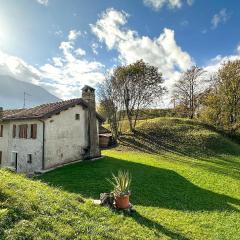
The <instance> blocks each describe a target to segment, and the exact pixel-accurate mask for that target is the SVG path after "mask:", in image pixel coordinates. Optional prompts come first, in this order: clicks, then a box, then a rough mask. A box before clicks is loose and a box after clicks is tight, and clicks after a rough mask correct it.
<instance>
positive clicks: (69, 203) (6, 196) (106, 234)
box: [0, 170, 154, 240]
mask: <svg viewBox="0 0 240 240" xmlns="http://www.w3.org/2000/svg"><path fill="white" fill-rule="evenodd" d="M0 176H1V182H0V239H1V240H2V239H8V240H10V239H11V240H18V239H19V240H20V239H21V240H23V239H24V240H25V239H26V240H30V239H46V240H50V239H61V240H62V239H134V238H136V236H138V237H139V238H140V239H143V237H142V236H141V232H144V233H146V234H149V236H152V237H153V238H154V234H153V233H151V231H149V230H148V229H147V228H144V227H142V226H141V225H138V224H137V223H136V222H135V221H134V219H131V218H127V217H123V216H122V215H121V214H118V213H113V212H112V211H111V210H109V209H108V208H103V207H97V206H94V205H93V204H92V202H91V201H89V200H88V201H87V200H83V198H82V197H81V195H79V194H73V193H68V192H66V191H63V190H61V189H56V188H53V187H49V186H48V185H47V184H43V183H41V182H39V181H33V180H30V179H27V178H26V177H24V176H20V175H16V174H14V173H10V172H8V171H4V170H0ZM66 177H69V176H66ZM71 180H72V181H74V184H76V185H78V184H79V185H80V186H81V185H82V184H83V182H78V181H79V179H78V178H75V179H73V178H71ZM87 181H88V180H87V179H86V181H85V182H87ZM95 186H96V189H97V188H98V186H97V183H95ZM87 188H88V186H87V185H86V190H87Z"/></svg>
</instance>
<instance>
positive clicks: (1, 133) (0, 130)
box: [0, 125, 3, 137]
mask: <svg viewBox="0 0 240 240" xmlns="http://www.w3.org/2000/svg"><path fill="white" fill-rule="evenodd" d="M0 137H3V125H1V126H0Z"/></svg>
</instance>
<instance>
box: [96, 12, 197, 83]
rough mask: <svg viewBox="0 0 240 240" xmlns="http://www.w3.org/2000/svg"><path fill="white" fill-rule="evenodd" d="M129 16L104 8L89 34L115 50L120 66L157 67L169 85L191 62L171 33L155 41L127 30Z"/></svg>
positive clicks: (166, 29)
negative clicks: (139, 65)
mask: <svg viewBox="0 0 240 240" xmlns="http://www.w3.org/2000/svg"><path fill="white" fill-rule="evenodd" d="M127 18H128V14H127V13H125V12H123V11H116V10H114V9H107V10H106V11H105V12H104V13H103V14H102V15H101V16H100V19H99V20H98V21H97V22H96V24H94V25H91V29H92V32H93V33H94V34H95V35H96V36H97V37H98V39H99V41H100V42H104V43H105V44H106V45H107V47H108V49H116V50H117V51H118V53H119V58H120V60H121V61H122V62H123V63H127V64H129V63H132V62H135V61H137V60H139V59H143V60H144V61H145V62H148V63H150V64H152V65H154V66H156V67H158V68H159V70H160V71H161V72H162V73H163V74H164V77H165V78H166V79H167V81H166V84H167V85H168V86H171V85H172V83H173V82H174V81H175V79H176V76H177V75H178V74H179V72H181V71H185V70H186V69H188V68H189V67H190V66H191V65H192V64H193V60H192V59H191V57H190V55H189V54H188V53H187V52H184V51H183V50H182V49H181V47H179V46H178V45H177V43H176V41H175V36H174V31H173V30H171V29H168V28H165V29H164V30H163V32H162V33H161V34H160V35H159V37H157V38H153V39H151V38H150V37H148V36H139V34H138V33H137V32H136V31H133V30H130V29H127V28H126V27H125V26H124V25H125V24H126V23H127Z"/></svg>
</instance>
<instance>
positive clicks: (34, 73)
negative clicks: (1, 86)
mask: <svg viewBox="0 0 240 240" xmlns="http://www.w3.org/2000/svg"><path fill="white" fill-rule="evenodd" d="M0 74H1V75H9V76H11V77H14V78H16V79H19V80H21V81H25V82H31V83H34V84H39V83H40V79H41V73H40V71H39V70H38V69H37V68H35V67H33V66H31V65H29V64H27V63H26V62H25V61H23V60H22V59H21V58H18V57H15V56H11V55H9V54H6V53H4V52H2V51H0Z"/></svg>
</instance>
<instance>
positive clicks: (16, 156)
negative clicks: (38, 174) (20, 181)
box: [12, 152, 18, 172]
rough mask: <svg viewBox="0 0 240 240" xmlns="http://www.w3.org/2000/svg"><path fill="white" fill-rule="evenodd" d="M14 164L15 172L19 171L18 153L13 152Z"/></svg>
mask: <svg viewBox="0 0 240 240" xmlns="http://www.w3.org/2000/svg"><path fill="white" fill-rule="evenodd" d="M12 162H13V165H14V168H15V171H16V172H17V171H18V153H17V152H13V153H12Z"/></svg>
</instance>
